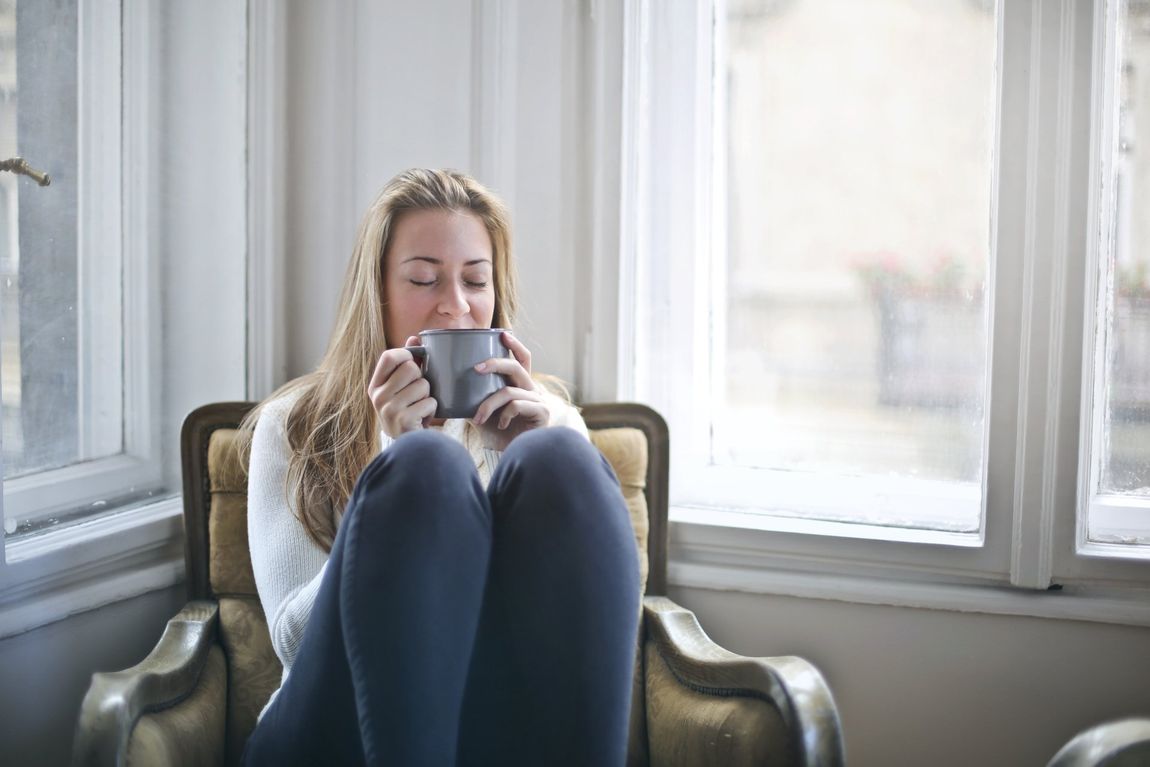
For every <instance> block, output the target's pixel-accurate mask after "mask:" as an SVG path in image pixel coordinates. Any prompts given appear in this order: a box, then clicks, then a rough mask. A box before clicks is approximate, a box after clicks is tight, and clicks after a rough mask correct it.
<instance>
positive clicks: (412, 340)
mask: <svg viewBox="0 0 1150 767" xmlns="http://www.w3.org/2000/svg"><path fill="white" fill-rule="evenodd" d="M403 345H404V346H419V336H408V337H407V340H406V341H404V342H403Z"/></svg>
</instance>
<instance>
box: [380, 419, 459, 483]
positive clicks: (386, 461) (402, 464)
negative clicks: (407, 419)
mask: <svg viewBox="0 0 1150 767" xmlns="http://www.w3.org/2000/svg"><path fill="white" fill-rule="evenodd" d="M473 467H474V463H473V461H472V460H471V455H470V454H469V453H468V452H467V449H466V448H464V447H463V445H461V444H459V443H458V442H456V441H455V440H453V439H451V437H448V436H446V435H444V434H440V433H439V432H437V431H432V430H430V429H424V430H423V431H413V432H409V433H407V434H404V435H403V436H401V437H400V438H399V439H397V440H395V441H394V442H392V443H391V445H390V446H388V448H387V449H385V450H382V451H380V452H379V453H378V454H377V455H376V456H375V458H373V459H372V461H371V463H369V464H368V465H367V468H365V469H364V470H363V473H362V474H361V475H360V480H359V481H360V482H375V481H378V479H379V477H380V476H381V475H382V474H384V473H385V472H398V473H399V474H400V475H410V474H411V473H412V472H417V471H418V472H422V473H424V474H427V473H433V474H436V475H439V476H448V475H459V476H466V475H467V474H468V473H469V472H470V471H471V470H472V469H473Z"/></svg>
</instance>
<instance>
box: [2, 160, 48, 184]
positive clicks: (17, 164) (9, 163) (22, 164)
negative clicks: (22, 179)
mask: <svg viewBox="0 0 1150 767" xmlns="http://www.w3.org/2000/svg"><path fill="white" fill-rule="evenodd" d="M5 170H7V171H11V172H12V173H16V174H18V175H21V176H27V177H28V178H30V179H32V180H33V181H35V182H36V183H37V184H39V185H40V186H48V185H49V184H51V183H52V177H51V176H49V175H48V174H47V173H45V172H44V171H41V170H36V169H35V168H33V167H32V166H31V165H29V164H28V163H27V162H26V161H25V160H24V158H23V157H11V158H9V159H7V160H0V171H5Z"/></svg>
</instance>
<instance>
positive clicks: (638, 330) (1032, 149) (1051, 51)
mask: <svg viewBox="0 0 1150 767" xmlns="http://www.w3.org/2000/svg"><path fill="white" fill-rule="evenodd" d="M720 1H721V0H720ZM701 5H702V6H707V5H708V4H701ZM1100 5H1101V4H1100ZM1109 5H1111V3H1106V4H1105V6H1107V7H1108V6H1109ZM668 12H673V11H668V8H667V6H666V5H662V4H657V3H652V2H651V1H650V0H629V2H627V3H625V4H624V8H623V10H622V11H621V13H620V14H619V16H617V17H614V18H613V19H607V20H605V21H600V22H599V26H600V30H599V32H598V35H599V39H600V40H604V39H606V40H609V39H610V38H611V36H612V35H613V34H615V33H618V34H619V35H620V37H621V38H622V43H621V47H622V50H623V56H622V62H621V64H620V71H619V75H620V80H621V82H622V83H623V94H624V95H623V99H622V104H621V106H620V110H619V112H618V114H617V115H616V114H613V113H610V112H607V113H600V114H596V115H592V116H591V119H592V121H593V123H594V124H595V125H597V126H602V125H603V124H604V122H605V123H606V124H607V126H608V128H609V129H615V126H616V125H617V130H618V135H620V136H621V137H622V140H621V141H620V146H619V155H620V156H619V160H618V167H619V168H621V169H622V170H621V175H620V180H619V185H618V195H619V197H618V199H617V200H606V201H604V200H601V199H600V200H597V206H596V207H595V208H594V210H593V213H594V218H593V220H594V221H595V222H596V224H597V225H599V226H602V225H604V224H610V223H611V218H610V214H611V210H612V207H613V205H614V206H617V207H615V208H614V210H618V211H621V215H620V216H619V221H618V239H617V241H615V243H614V247H616V248H618V259H619V260H618V262H617V264H611V262H610V260H607V264H606V265H605V266H600V267H599V268H600V270H609V269H610V268H611V266H617V271H616V273H615V274H614V275H611V274H605V273H604V271H601V272H600V275H599V276H598V277H597V278H595V279H593V280H592V284H593V285H606V284H609V280H610V278H611V277H614V278H615V282H614V283H613V284H614V285H617V286H620V287H619V314H620V316H619V320H618V323H617V324H616V325H614V326H612V327H606V326H605V324H604V323H600V324H599V325H598V327H596V325H595V324H594V323H593V322H592V323H591V330H590V337H591V339H592V342H593V343H594V340H595V339H596V338H597V337H598V338H604V337H605V336H606V335H607V334H609V333H613V332H614V333H617V335H616V336H615V339H616V340H615V343H617V344H618V349H619V353H618V357H617V359H618V367H617V368H615V369H613V370H612V369H610V368H609V367H608V368H607V369H605V370H592V371H590V372H589V373H588V374H587V375H586V377H585V380H584V382H582V383H583V386H585V387H586V388H587V389H588V390H590V391H603V390H605V389H612V388H613V389H614V392H615V393H616V394H617V396H619V397H620V398H623V399H631V398H636V396H637V395H638V394H639V393H642V392H644V391H649V390H650V387H647V389H645V388H644V381H643V376H644V373H643V368H642V366H641V365H639V364H638V360H639V353H640V350H642V351H643V353H644V354H649V355H650V356H651V359H653V362H651V363H649V368H650V369H651V370H660V371H673V374H674V376H682V375H688V374H689V373H690V371H694V370H705V369H706V365H704V364H700V363H699V360H700V359H702V358H703V357H702V355H701V354H700V349H701V348H703V347H704V346H705V345H704V344H702V343H700V341H699V336H700V334H699V333H695V334H694V340H693V341H692V342H690V343H680V344H679V345H678V346H677V347H674V354H672V353H671V349H672V347H671V345H670V344H669V343H667V342H666V339H667V338H670V337H672V336H673V335H674V331H672V330H669V329H667V328H666V327H662V328H660V327H654V329H653V330H652V325H653V324H654V323H647V325H646V326H645V325H644V322H643V317H644V316H645V315H648V314H651V315H654V316H656V319H655V320H654V322H658V323H663V325H667V324H669V323H672V322H673V321H674V319H675V317H674V316H671V313H670V312H666V311H665V309H666V307H668V306H672V305H673V306H675V308H676V311H675V313H674V315H676V316H679V315H684V314H691V313H693V312H694V307H693V306H692V307H690V310H689V311H688V310H687V309H685V308H684V304H683V302H682V301H676V300H675V298H676V297H672V296H671V295H670V293H669V291H664V292H663V293H661V294H659V295H653V294H652V288H651V280H650V269H651V267H650V263H649V262H645V261H644V258H643V254H644V253H651V252H652V251H655V252H659V253H660V254H661V255H666V254H668V253H673V252H675V249H676V248H678V249H679V252H680V253H682V252H683V251H684V250H686V251H690V250H693V251H694V252H695V253H699V252H703V251H702V249H703V248H709V247H712V245H713V241H712V240H711V235H710V233H709V232H707V231H706V226H707V222H706V221H703V222H700V221H698V220H695V219H694V218H693V216H692V214H698V212H699V211H701V210H706V209H707V208H709V207H710V201H709V200H707V201H704V204H699V201H698V200H697V199H696V200H693V202H694V203H695V204H694V205H692V204H691V203H692V199H691V195H690V194H685V193H682V192H678V193H679V194H680V195H681V201H680V203H679V206H678V207H677V208H675V210H676V211H678V212H679V213H680V214H681V215H679V216H677V217H676V216H673V215H672V216H666V217H665V218H664V219H663V220H665V221H667V222H668V228H669V229H670V230H671V231H670V233H669V234H666V235H663V239H662V240H660V239H659V237H660V233H659V231H658V228H657V227H656V226H655V223H654V220H653V216H655V215H656V213H655V212H653V209H654V207H655V205H656V204H657V201H656V200H655V199H653V192H652V190H655V189H657V190H659V191H660V193H666V194H671V195H674V194H676V193H677V192H676V190H684V189H686V190H698V189H700V188H705V187H706V186H707V185H706V184H704V183H700V182H698V179H699V178H700V177H701V175H700V174H701V172H700V166H704V167H705V164H706V162H707V160H706V158H705V155H706V153H708V152H710V151H711V150H712V147H711V145H710V143H709V140H708V138H706V137H701V136H699V135H698V133H699V132H700V131H699V123H700V122H701V120H700V119H699V116H698V113H697V111H695V112H694V113H692V112H691V111H690V110H688V111H685V112H681V113H679V114H677V115H676V116H674V118H672V119H668V118H667V115H665V114H664V115H655V116H652V114H653V113H651V112H650V109H649V105H651V104H652V103H655V102H656V101H657V99H658V97H659V94H657V93H653V92H652V83H651V72H650V67H651V66H652V61H651V58H650V57H651V55H652V51H653V50H654V49H655V48H656V44H655V43H654V42H653V41H652V38H653V36H654V34H655V33H654V32H653V30H652V23H653V20H654V19H653V14H655V13H660V14H666V13H668ZM709 13H710V9H709V8H706V7H704V9H703V10H701V11H699V14H700V16H699V17H696V18H695V23H696V24H699V22H700V21H701V20H703V21H705V20H706V16H707V14H709ZM1104 13H1105V8H1102V7H1091V6H1088V5H1086V4H1057V5H1056V6H1052V5H1050V4H1045V7H1044V4H1043V3H1042V2H1041V0H1029V1H1028V2H1017V3H1015V2H1011V3H1005V2H1002V0H1000V7H999V10H998V46H999V61H998V66H997V67H996V78H997V84H996V89H995V94H996V95H995V98H996V104H997V105H998V109H997V115H996V122H995V129H994V151H995V160H994V163H993V167H994V180H993V193H992V226H991V232H992V243H991V248H992V258H993V259H994V262H993V263H994V268H993V273H992V274H990V275H988V279H989V280H990V283H991V285H990V287H991V291H990V295H993V296H994V299H993V302H994V303H993V306H991V307H990V311H991V316H990V323H991V324H990V327H991V334H992V335H991V338H990V339H988V345H989V351H988V353H989V354H990V355H991V356H990V365H989V370H990V376H989V378H990V381H989V385H990V388H991V391H992V392H993V394H994V396H993V397H992V398H990V399H989V400H988V402H989V407H988V410H987V423H988V428H987V444H986V454H985V460H986V462H987V464H986V465H987V469H986V473H985V475H984V483H985V484H984V487H985V498H986V508H987V510H988V513H987V515H986V520H985V527H984V537H985V541H984V543H983V544H982V545H976V546H966V547H963V546H956V545H953V544H954V543H955V542H954V541H945V540H940V539H937V538H936V540H933V541H931V540H929V539H930V538H932V537H933V536H931V535H929V534H928V535H924V536H915V535H907V534H898V535H894V536H890V535H887V536H886V538H887V539H880V538H879V536H880V535H882V534H883V531H881V530H877V531H876V530H874V529H868V527H869V526H860V525H853V524H850V525H844V524H837V523H828V522H818V521H802V520H796V519H794V518H793V517H784V516H770V515H748V514H746V513H744V512H740V511H738V510H732V509H719V510H715V509H711V510H707V511H700V510H699V509H698V508H691V507H690V506H684V505H682V504H681V502H680V501H679V499H677V498H675V496H674V494H673V496H672V509H671V520H672V551H673V554H674V556H673V561H672V566H671V573H672V580H673V581H674V582H678V583H680V584H683V585H699V586H713V587H717V588H738V589H745V590H750V591H765V592H770V593H786V594H795V595H804V596H824V597H829V598H857V599H858V600H859V601H878V602H883V603H892V604H893V603H898V604H930V603H937V604H943V603H945V604H947V605H952V606H954V609H977V610H989V611H1002V612H1010V613H1022V614H1038V615H1051V616H1062V617H1072V616H1081V617H1083V618H1084V619H1095V620H1112V621H1116V622H1133V623H1140V624H1143V625H1150V611H1148V610H1146V609H1145V608H1144V607H1142V606H1141V605H1139V604H1138V603H1137V600H1136V599H1134V598H1132V595H1134V594H1135V590H1136V589H1138V588H1140V587H1144V586H1146V585H1147V583H1148V582H1150V577H1148V576H1150V573H1148V572H1147V570H1146V568H1145V567H1144V566H1143V564H1142V563H1140V562H1130V561H1121V560H1117V559H1106V560H1103V559H1100V558H1097V557H1088V556H1086V554H1088V552H1085V551H1083V550H1082V548H1081V547H1080V546H1076V544H1075V535H1076V532H1075V531H1076V524H1077V522H1076V515H1075V513H1074V511H1075V506H1076V498H1077V490H1078V486H1079V485H1080V484H1081V483H1079V482H1078V476H1079V475H1078V471H1079V460H1080V456H1079V452H1080V451H1079V440H1078V436H1079V435H1078V432H1079V423H1080V418H1081V417H1082V413H1081V411H1082V408H1083V404H1082V403H1083V401H1084V400H1083V392H1082V390H1081V387H1082V384H1081V383H1080V382H1081V379H1082V378H1083V375H1084V373H1083V368H1082V365H1081V362H1082V359H1083V355H1084V354H1086V349H1087V348H1088V344H1089V339H1088V338H1087V337H1086V336H1085V335H1084V332H1085V331H1084V327H1083V323H1084V320H1083V315H1084V314H1085V307H1086V306H1088V305H1089V304H1088V302H1087V296H1089V295H1093V294H1092V293H1089V290H1090V289H1092V288H1091V285H1087V284H1086V283H1088V279H1084V278H1088V276H1089V275H1088V274H1087V273H1088V272H1089V271H1090V270H1088V269H1087V268H1086V264H1087V262H1088V261H1087V259H1093V258H1096V257H1097V254H1096V253H1095V252H1094V251H1092V250H1089V245H1088V243H1087V240H1088V238H1087V232H1088V231H1092V230H1093V229H1094V228H1096V227H1095V226H1093V222H1095V221H1097V220H1098V219H1097V216H1096V215H1095V210H1094V208H1093V207H1090V206H1089V204H1088V203H1093V202H1096V201H1095V200H1093V199H1092V195H1093V194H1094V193H1095V191H1094V187H1095V186H1096V185H1094V184H1091V183H1090V179H1092V178H1097V176H1096V175H1094V174H1096V173H1097V172H1098V169H1097V167H1096V160H1097V158H1096V157H1095V156H1094V147H1095V146H1096V145H1097V140H1096V137H1097V132H1098V130H1099V129H1100V127H1099V126H1098V125H1097V124H1096V123H1097V115H1098V108H1097V104H1096V103H1095V101H1096V99H1097V98H1098V93H1097V88H1096V87H1093V86H1094V84H1096V83H1098V82H1099V77H1100V70H1099V63H1098V56H1099V55H1101V51H1102V49H1104V48H1105V42H1106V38H1105V34H1106V32H1107V29H1106V28H1105V27H1104V26H1100V23H1101V22H1102V20H1103V17H1104ZM719 17H720V18H721V14H719ZM612 25H617V27H612ZM664 47H668V46H666V45H665V44H664ZM670 47H673V46H670ZM698 47H699V46H698V41H697V40H696V45H695V47H694V48H691V49H690V50H689V51H687V52H685V51H684V49H683V48H682V47H676V48H675V50H676V57H677V58H678V59H679V60H680V61H681V60H682V59H683V58H685V57H687V56H688V55H689V53H691V52H694V51H697V50H698ZM601 60H603V61H606V57H605V56H602V55H601ZM704 61H705V57H703V59H701V60H700V61H697V62H695V63H696V69H695V76H694V78H693V79H692V80H691V82H692V88H694V89H695V91H696V97H697V91H698V89H699V88H700V81H702V80H704V79H705V78H709V76H710V73H709V72H708V71H706V67H705V66H704V65H703V64H704ZM608 63H609V62H608ZM679 90H680V91H688V90H691V88H686V87H682V82H681V81H680V88H679ZM1092 107H1093V108H1092ZM616 119H617V121H618V122H617V123H616V122H615V120H616ZM659 120H662V122H663V123H665V124H666V123H669V124H672V125H674V126H675V127H674V130H675V134H676V135H675V139H676V140H677V141H679V142H680V146H679V147H677V148H674V147H672V148H668V147H667V146H666V142H665V141H660V140H656V139H653V138H652V137H651V132H650V129H651V125H652V124H653V123H657V122H658V121H659ZM601 129H602V128H601V127H600V130H601ZM692 130H694V131H695V133H696V135H695V136H693V137H691V138H684V135H683V134H684V133H689V132H691V131H692ZM684 142H693V146H691V147H689V148H688V149H683V146H682V144H683V143H684ZM655 157H658V158H659V162H660V168H659V171H660V172H662V173H664V174H665V173H666V172H667V171H666V168H667V167H668V166H670V167H675V168H677V169H678V170H677V175H676V176H675V177H674V178H672V179H668V178H667V177H666V176H665V175H663V176H656V175H654V174H653V173H652V163H653V161H652V158H655ZM684 158H686V159H685V160H684ZM708 172H709V171H708ZM600 173H606V171H604V170H600ZM684 211H686V213H684ZM686 221H689V226H688V225H687V223H685V222H686ZM603 247H611V246H610V245H606V246H603ZM1001 252H1011V253H1016V254H1018V256H1019V257H1016V258H1013V259H1011V258H1001V257H998V254H999V253H1001ZM598 258H599V259H600V260H603V254H602V253H600V254H599V255H598ZM673 263H676V264H678V266H677V267H671V268H670V269H668V271H671V272H678V273H680V274H683V273H684V272H687V271H688V267H690V268H691V269H694V270H695V271H694V272H693V273H691V274H690V276H689V277H687V278H686V280H687V281H690V282H691V283H692V284H693V289H694V290H695V291H696V292H697V293H706V292H707V290H708V288H706V287H700V282H701V280H699V279H698V277H699V274H700V273H701V272H703V271H704V270H703V269H700V268H699V264H698V261H697V260H690V259H689V260H686V261H683V260H680V261H677V262H673ZM1091 263H1097V262H1096V261H1091ZM1080 285H1082V286H1084V287H1083V289H1082V290H1077V286H1080ZM678 298H681V296H680V297H678ZM652 307H662V308H663V309H664V312H663V313H662V314H656V313H655V312H650V311H649V309H650V308H652ZM659 333H662V334H663V337H662V343H660V341H661V339H660V338H659V337H658V334H659ZM602 343H603V344H604V345H608V344H610V343H611V341H610V340H608V339H604V340H603V341H602ZM608 348H609V347H608ZM651 350H654V352H653V353H652V352H651ZM663 377H664V378H669V377H671V376H667V375H665V374H664V376H663ZM698 396H699V390H698V389H697V388H696V389H695V390H694V391H689V392H688V393H687V395H686V396H680V397H678V398H677V399H673V400H669V401H672V402H680V403H692V402H697V401H701V400H698V399H697V397H698ZM664 399H665V398H664ZM704 401H705V400H704ZM669 410H670V412H665V415H666V416H667V419H668V422H669V423H670V425H671V428H672V433H673V434H674V435H675V438H673V439H672V445H673V448H672V449H673V451H674V452H673V455H672V462H673V471H672V476H673V477H675V476H678V477H683V476H685V475H686V474H687V470H686V468H685V467H684V465H683V463H682V462H683V450H682V447H683V445H682V443H683V442H684V441H685V440H689V439H690V434H691V431H692V430H691V427H690V426H689V425H687V426H685V425H684V424H689V423H690V420H691V418H698V410H696V411H695V412H694V413H691V412H689V411H688V413H687V415H686V416H683V415H682V413H677V412H674V408H673V407H672V408H669ZM695 430H696V432H697V431H698V425H697V424H696V428H695ZM676 448H678V449H676ZM890 538H901V540H891V539H890ZM923 544H931V545H923ZM864 583H865V584H869V585H867V586H862V585H860V584H864ZM924 588H925V589H927V590H926V591H923V590H922V589H924ZM1052 588H1053V589H1056V590H1057V593H1058V594H1059V596H1060V597H1061V600H1060V601H1052V600H1049V599H1043V600H1041V602H1037V601H1034V600H1033V596H1032V595H1035V594H1036V592H1042V593H1043V594H1044V595H1045V593H1048V592H1046V590H1048V589H1052ZM1112 590H1116V591H1112ZM848 593H854V594H855V595H856V596H855V597H844V596H842V595H844V594H848ZM1049 593H1053V592H1049ZM924 594H925V595H926V596H924ZM948 595H949V596H948ZM1102 595H1105V596H1102Z"/></svg>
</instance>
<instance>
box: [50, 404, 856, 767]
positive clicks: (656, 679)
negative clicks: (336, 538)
mask: <svg viewBox="0 0 1150 767" xmlns="http://www.w3.org/2000/svg"><path fill="white" fill-rule="evenodd" d="M252 405H253V403H250V402H237V403H217V404H212V405H207V406H204V407H202V408H199V409H197V410H196V411H194V412H192V413H191V414H190V415H189V416H188V417H187V419H186V420H185V422H184V427H183V432H182V437H181V440H182V444H181V449H182V458H183V483H184V525H185V532H186V546H185V557H186V563H187V589H188V598H189V600H190V601H189V602H188V604H187V605H186V606H185V607H184V608H183V610H181V611H180V612H179V614H178V615H176V616H175V617H174V618H172V619H171V620H170V621H169V622H168V625H167V628H166V629H165V631H164V633H163V635H162V636H161V638H160V640H159V642H158V644H157V645H156V647H155V649H154V650H153V651H152V652H151V653H150V654H149V655H148V657H147V658H145V659H144V660H143V661H142V662H140V663H139V664H138V665H136V666H134V667H132V668H130V669H127V670H124V671H116V672H111V673H97V674H95V675H93V678H92V683H91V686H90V687H89V689H88V692H87V695H86V696H85V698H84V701H83V703H82V706H81V711H80V718H79V722H78V725H77V729H76V736H75V741H74V748H73V764H75V765H113V764H114V765H161V764H162V765H184V764H197V765H208V764H211V765H216V764H220V765H235V764H238V762H239V757H240V754H241V753H242V751H243V746H244V743H245V741H246V739H247V737H248V735H249V734H250V733H251V731H252V728H253V727H254V726H255V723H256V717H257V715H258V713H259V711H260V709H261V708H262V707H263V705H264V703H265V702H266V701H267V699H268V696H269V695H270V694H271V692H272V690H273V689H275V687H276V686H277V685H278V684H279V679H280V671H281V668H280V665H279V661H278V659H277V658H276V656H275V654H274V652H273V651H272V647H271V641H270V639H269V635H268V627H267V622H266V620H265V618H264V614H263V610H262V608H261V606H260V602H259V598H258V596H257V594H256V587H255V581H254V579H253V576H252V569H251V560H250V558H249V555H248V542H247V479H246V475H245V472H244V470H243V467H242V466H241V464H240V461H239V458H238V454H237V452H236V448H235V444H234V436H235V428H236V426H237V424H238V423H239V422H240V420H241V419H242V418H243V416H244V414H246V413H247V412H248V410H249V409H250V408H251V407H252ZM583 416H584V418H585V420H586V422H587V425H588V427H589V429H590V430H591V437H592V440H593V442H594V443H595V445H596V446H597V447H599V449H600V450H601V451H602V452H603V453H604V454H605V455H606V456H607V458H608V460H609V461H610V462H611V464H612V466H613V467H614V469H615V472H616V474H617V475H618V476H619V480H620V483H621V485H622V486H623V491H624V496H625V497H626V499H627V504H628V507H629V509H630V512H631V516H632V523H633V527H634V530H635V540H636V543H637V545H638V547H639V552H640V563H641V565H642V568H643V583H644V584H645V591H644V598H643V612H644V617H643V620H642V621H641V625H640V636H639V642H638V647H637V656H636V658H637V662H636V667H635V684H634V688H633V697H632V701H633V702H632V711H631V725H630V733H631V734H630V741H629V746H628V749H629V750H628V764H629V765H649V766H650V767H664V766H665V765H668V766H669V765H684V766H686V765H691V766H692V767H693V766H695V765H708V764H714V765H725V766H728V767H738V766H739V765H759V764H772V765H776V764H777V765H828V766H829V765H841V764H842V763H843V759H844V757H843V741H842V735H841V727H840V724H839V716H838V711H837V709H836V707H835V703H834V700H833V698H832V697H831V692H830V689H829V688H828V687H827V684H826V682H825V681H824V680H823V677H822V675H821V674H820V673H819V671H818V670H817V669H816V668H815V667H814V666H813V665H811V664H810V663H808V662H807V661H805V660H803V659H801V658H797V657H776V658H746V657H742V656H738V655H735V654H734V653H731V652H728V651H726V650H724V649H722V648H721V647H719V646H717V645H715V644H714V643H713V642H711V641H710V639H708V637H707V635H706V634H705V633H703V630H702V628H700V626H699V624H698V622H697V621H696V620H695V616H694V614H692V613H691V612H689V611H687V610H685V609H683V608H681V607H679V606H678V605H676V604H675V603H674V602H672V601H671V600H669V599H668V598H667V597H666V590H667V478H668V435H667V426H666V423H665V422H664V421H663V419H662V418H661V417H660V416H659V415H658V414H657V413H655V411H653V410H651V409H650V408H648V407H645V406H643V405H634V404H592V405H586V406H584V407H583Z"/></svg>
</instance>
